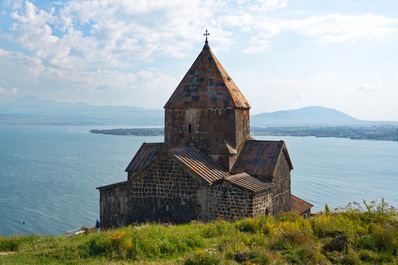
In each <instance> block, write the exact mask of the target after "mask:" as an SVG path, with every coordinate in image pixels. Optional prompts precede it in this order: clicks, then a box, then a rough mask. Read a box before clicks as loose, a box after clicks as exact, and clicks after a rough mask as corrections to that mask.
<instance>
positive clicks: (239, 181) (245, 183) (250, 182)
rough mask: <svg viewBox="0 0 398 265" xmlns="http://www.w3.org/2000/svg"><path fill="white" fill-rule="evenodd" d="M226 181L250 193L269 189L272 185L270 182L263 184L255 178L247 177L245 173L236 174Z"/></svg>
mask: <svg viewBox="0 0 398 265" xmlns="http://www.w3.org/2000/svg"><path fill="white" fill-rule="evenodd" d="M225 180H226V181H228V182H231V183H232V184H234V185H236V186H238V187H240V188H244V189H247V190H249V191H252V192H259V191H263V190H268V189H271V188H272V186H273V185H274V184H273V183H272V182H263V181H260V180H258V179H256V178H255V177H252V176H249V175H248V174H246V173H241V174H236V175H232V176H229V177H226V178H225Z"/></svg>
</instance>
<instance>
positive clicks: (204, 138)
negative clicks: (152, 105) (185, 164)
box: [165, 107, 250, 152]
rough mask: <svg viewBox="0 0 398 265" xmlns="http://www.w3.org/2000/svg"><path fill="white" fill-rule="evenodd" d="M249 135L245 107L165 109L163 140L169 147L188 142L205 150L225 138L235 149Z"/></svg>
mask: <svg viewBox="0 0 398 265" xmlns="http://www.w3.org/2000/svg"><path fill="white" fill-rule="evenodd" d="M249 136H250V128H249V110H242V109H233V108H231V107H228V108H197V109H194V108H188V109H169V108H166V110H165V143H166V144H167V145H168V146H169V147H178V146H182V145H189V144H191V143H192V144H193V145H194V146H195V147H196V148H198V149H199V150H201V151H202V152H207V151H209V150H210V148H212V147H213V146H215V145H216V144H218V143H219V142H220V141H222V140H225V141H226V142H227V143H228V144H230V145H231V146H232V147H233V148H234V149H237V148H238V147H239V146H240V145H241V144H243V143H244V142H245V141H246V140H247V139H248V138H249Z"/></svg>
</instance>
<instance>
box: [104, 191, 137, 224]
mask: <svg viewBox="0 0 398 265" xmlns="http://www.w3.org/2000/svg"><path fill="white" fill-rule="evenodd" d="M129 186H130V183H126V184H122V185H115V186H111V187H109V188H103V189H101V190H100V220H101V226H103V227H112V226H116V227H118V226H123V225H126V224H127V221H126V217H127V211H126V210H127V200H128V197H129V196H128V190H130V188H129Z"/></svg>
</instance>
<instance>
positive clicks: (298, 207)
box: [290, 194, 314, 214]
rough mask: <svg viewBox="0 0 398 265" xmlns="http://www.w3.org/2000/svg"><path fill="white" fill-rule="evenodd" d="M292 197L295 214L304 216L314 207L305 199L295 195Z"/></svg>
mask: <svg viewBox="0 0 398 265" xmlns="http://www.w3.org/2000/svg"><path fill="white" fill-rule="evenodd" d="M290 196H291V199H292V211H293V212H295V213H298V214H302V213H304V212H306V211H308V210H309V209H311V208H312V207H313V206H314V205H313V204H311V203H309V202H306V201H304V200H303V199H300V198H299V197H297V196H294V195H293V194H291V195H290Z"/></svg>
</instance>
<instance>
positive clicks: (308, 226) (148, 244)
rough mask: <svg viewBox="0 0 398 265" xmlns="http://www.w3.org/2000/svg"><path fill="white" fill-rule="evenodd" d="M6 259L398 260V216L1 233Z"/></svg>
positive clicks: (352, 211) (383, 210)
mask: <svg viewBox="0 0 398 265" xmlns="http://www.w3.org/2000/svg"><path fill="white" fill-rule="evenodd" d="M0 251H13V252H15V254H11V255H8V256H0V264H59V263H63V264H192V265H193V264H204V265H206V264H246V265H249V264H331V263H332V264H377V263H380V264H397V263H398V214H397V212H396V210H395V209H394V208H392V207H389V206H388V205H387V204H386V203H384V201H382V202H381V203H380V204H376V203H375V202H371V203H366V202H365V206H364V207H363V209H362V208H361V207H360V205H355V204H350V205H348V206H347V207H344V208H343V209H339V210H337V211H336V212H331V211H330V209H329V207H327V205H326V207H325V211H323V212H322V213H319V214H317V215H316V216H314V217H311V218H308V219H303V218H302V217H300V216H298V215H296V214H294V213H281V214H279V215H277V216H275V217H272V216H259V217H256V218H246V219H243V220H238V221H236V222H233V223H230V222H225V221H221V220H220V221H216V222H213V223H208V224H204V223H191V224H186V225H160V224H146V225H142V226H130V227H124V228H120V229H112V230H108V231H105V232H95V233H90V234H87V235H81V236H75V237H73V238H66V237H62V236H37V235H24V236H12V237H1V238H0Z"/></svg>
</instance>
